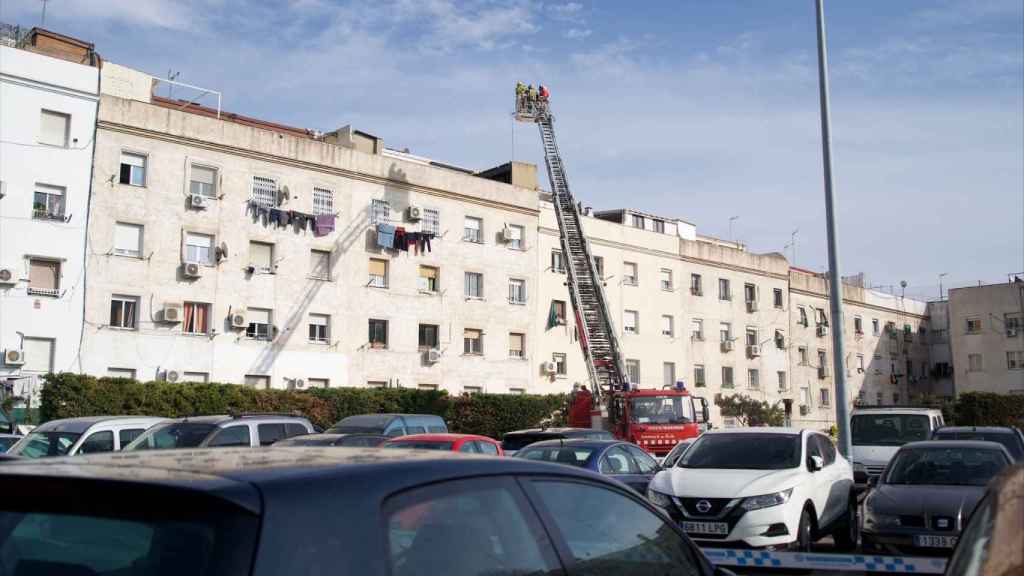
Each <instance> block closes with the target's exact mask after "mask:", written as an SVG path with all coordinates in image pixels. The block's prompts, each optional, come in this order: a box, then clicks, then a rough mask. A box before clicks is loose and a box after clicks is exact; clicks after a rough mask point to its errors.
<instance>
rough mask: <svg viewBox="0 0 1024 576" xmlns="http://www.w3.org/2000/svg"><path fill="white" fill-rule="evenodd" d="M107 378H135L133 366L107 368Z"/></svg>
mask: <svg viewBox="0 0 1024 576" xmlns="http://www.w3.org/2000/svg"><path fill="white" fill-rule="evenodd" d="M107 377H108V378H127V379H129V380H135V369H134V368H114V367H110V368H107Z"/></svg>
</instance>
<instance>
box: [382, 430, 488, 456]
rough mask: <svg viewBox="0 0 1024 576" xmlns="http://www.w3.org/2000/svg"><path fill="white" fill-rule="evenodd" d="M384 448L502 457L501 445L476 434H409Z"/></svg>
mask: <svg viewBox="0 0 1024 576" xmlns="http://www.w3.org/2000/svg"><path fill="white" fill-rule="evenodd" d="M384 447H385V448H412V449H414V450H443V451H451V452H468V453H469V454H488V455H490V456H504V455H505V452H504V451H503V450H502V449H501V443H499V442H498V441H497V440H495V439H493V438H488V437H487V436H477V435H476V434H411V435H409V436H401V437H398V438H394V439H392V440H388V441H387V442H385V443H384Z"/></svg>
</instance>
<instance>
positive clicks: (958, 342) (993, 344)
mask: <svg viewBox="0 0 1024 576" xmlns="http://www.w3.org/2000/svg"><path fill="white" fill-rule="evenodd" d="M949 310H950V322H949V334H950V340H951V343H952V351H953V371H954V379H955V382H956V393H957V394H963V393H965V392H995V393H998V394H1007V393H1012V394H1024V369H1021V368H1020V367H1018V368H1017V369H1013V370H1011V369H1009V368H1008V361H1007V352H1019V351H1024V334H1022V332H1024V330H1020V329H1018V330H1017V333H1016V335H1015V336H1010V335H1009V334H1008V333H1007V330H1006V319H1007V315H1015V316H1016V317H1017V318H1021V317H1022V316H1024V285H1022V284H1020V283H1016V284H1014V283H1008V284H992V285H988V286H972V287H968V288H953V289H951V290H950V291H949ZM968 319H974V320H977V321H979V322H980V329H979V330H978V331H976V332H968V330H967V320H968ZM1018 323H1020V321H1019V322H1018ZM971 354H978V355H980V356H981V364H982V366H981V370H971V366H970V360H969V357H970V355H971ZM1018 366H1019V364H1018Z"/></svg>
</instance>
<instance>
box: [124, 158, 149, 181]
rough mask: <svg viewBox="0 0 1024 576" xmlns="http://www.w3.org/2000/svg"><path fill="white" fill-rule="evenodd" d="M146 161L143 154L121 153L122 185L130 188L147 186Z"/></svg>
mask: <svg viewBox="0 0 1024 576" xmlns="http://www.w3.org/2000/svg"><path fill="white" fill-rule="evenodd" d="M146 160H147V158H146V157H145V156H143V155H142V154H132V153H130V152H121V174H120V183H121V184H128V185H129V186H145V185H146Z"/></svg>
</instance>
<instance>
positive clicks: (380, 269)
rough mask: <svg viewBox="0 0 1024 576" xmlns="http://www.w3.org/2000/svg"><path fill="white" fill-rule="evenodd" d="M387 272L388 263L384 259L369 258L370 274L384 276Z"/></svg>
mask: <svg viewBox="0 0 1024 576" xmlns="http://www.w3.org/2000/svg"><path fill="white" fill-rule="evenodd" d="M387 273H388V263H387V261H386V260H370V275H371V276H386V275H387Z"/></svg>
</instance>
